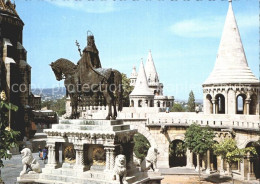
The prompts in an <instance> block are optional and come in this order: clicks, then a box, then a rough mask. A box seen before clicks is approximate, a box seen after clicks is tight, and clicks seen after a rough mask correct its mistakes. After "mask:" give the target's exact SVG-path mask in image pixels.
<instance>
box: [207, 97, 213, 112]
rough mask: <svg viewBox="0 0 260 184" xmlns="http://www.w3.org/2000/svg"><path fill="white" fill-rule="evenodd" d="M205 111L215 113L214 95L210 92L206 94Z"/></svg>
mask: <svg viewBox="0 0 260 184" xmlns="http://www.w3.org/2000/svg"><path fill="white" fill-rule="evenodd" d="M205 111H206V113H208V114H212V113H213V104H212V96H211V95H210V94H207V95H206V103H205Z"/></svg>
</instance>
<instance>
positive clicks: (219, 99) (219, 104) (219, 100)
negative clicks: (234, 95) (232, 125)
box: [216, 94, 225, 114]
mask: <svg viewBox="0 0 260 184" xmlns="http://www.w3.org/2000/svg"><path fill="white" fill-rule="evenodd" d="M216 114H225V97H224V95H222V94H217V95H216Z"/></svg>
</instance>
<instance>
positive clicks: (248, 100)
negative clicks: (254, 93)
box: [245, 99, 251, 115]
mask: <svg viewBox="0 0 260 184" xmlns="http://www.w3.org/2000/svg"><path fill="white" fill-rule="evenodd" d="M250 101H251V99H246V100H245V103H246V115H249V104H250Z"/></svg>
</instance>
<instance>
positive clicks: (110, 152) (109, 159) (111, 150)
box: [104, 146, 115, 171]
mask: <svg viewBox="0 0 260 184" xmlns="http://www.w3.org/2000/svg"><path fill="white" fill-rule="evenodd" d="M104 149H105V150H106V171H113V169H114V166H115V146H105V148H104Z"/></svg>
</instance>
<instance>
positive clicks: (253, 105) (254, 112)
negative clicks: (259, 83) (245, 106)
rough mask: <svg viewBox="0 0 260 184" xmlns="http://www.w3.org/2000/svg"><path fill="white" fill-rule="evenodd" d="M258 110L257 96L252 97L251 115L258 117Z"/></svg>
mask: <svg viewBox="0 0 260 184" xmlns="http://www.w3.org/2000/svg"><path fill="white" fill-rule="evenodd" d="M256 108H257V96H256V95H255V94H253V95H251V101H250V104H249V114H252V115H256Z"/></svg>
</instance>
